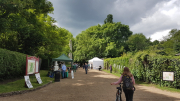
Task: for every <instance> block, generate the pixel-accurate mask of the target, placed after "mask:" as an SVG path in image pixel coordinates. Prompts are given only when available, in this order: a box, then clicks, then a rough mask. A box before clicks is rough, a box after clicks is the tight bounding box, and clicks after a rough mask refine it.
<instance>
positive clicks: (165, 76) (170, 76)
mask: <svg viewBox="0 0 180 101" xmlns="http://www.w3.org/2000/svg"><path fill="white" fill-rule="evenodd" d="M163 80H164V81H174V72H163Z"/></svg>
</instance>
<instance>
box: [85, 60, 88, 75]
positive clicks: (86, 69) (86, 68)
mask: <svg viewBox="0 0 180 101" xmlns="http://www.w3.org/2000/svg"><path fill="white" fill-rule="evenodd" d="M84 68H85V72H86V74H87V71H88V65H87V63H85V65H84Z"/></svg>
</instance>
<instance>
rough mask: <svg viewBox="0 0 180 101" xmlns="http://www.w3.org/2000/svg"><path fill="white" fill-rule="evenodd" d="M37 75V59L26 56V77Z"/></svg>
mask: <svg viewBox="0 0 180 101" xmlns="http://www.w3.org/2000/svg"><path fill="white" fill-rule="evenodd" d="M35 73H39V58H36V57H35V56H31V57H28V56H26V75H28V74H35Z"/></svg>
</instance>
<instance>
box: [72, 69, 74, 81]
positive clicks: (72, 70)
mask: <svg viewBox="0 0 180 101" xmlns="http://www.w3.org/2000/svg"><path fill="white" fill-rule="evenodd" d="M71 77H72V79H74V73H73V70H71Z"/></svg>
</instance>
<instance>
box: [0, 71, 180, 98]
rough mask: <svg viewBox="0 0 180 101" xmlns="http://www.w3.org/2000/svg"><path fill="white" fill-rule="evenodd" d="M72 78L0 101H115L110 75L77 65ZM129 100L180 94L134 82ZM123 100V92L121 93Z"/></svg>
mask: <svg viewBox="0 0 180 101" xmlns="http://www.w3.org/2000/svg"><path fill="white" fill-rule="evenodd" d="M74 75H75V78H74V79H72V78H71V76H70V73H69V77H68V78H65V79H61V80H60V82H55V83H52V84H50V85H48V86H46V87H44V88H41V89H39V90H36V91H33V92H29V93H25V94H20V95H14V96H9V97H1V98H0V101H115V93H116V86H114V85H110V83H111V82H115V81H117V80H118V79H119V77H116V76H114V75H112V74H108V73H105V72H103V71H98V70H89V71H88V74H85V71H84V69H82V68H79V69H78V70H77V71H76V73H75V74H74ZM135 87H136V91H135V93H134V100H133V101H180V93H171V92H168V91H162V90H159V89H157V88H154V87H146V86H141V85H135ZM122 97H123V101H126V100H125V97H124V93H123V94H122Z"/></svg>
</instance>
